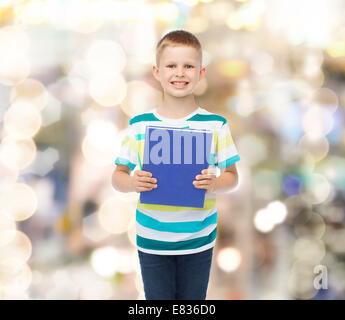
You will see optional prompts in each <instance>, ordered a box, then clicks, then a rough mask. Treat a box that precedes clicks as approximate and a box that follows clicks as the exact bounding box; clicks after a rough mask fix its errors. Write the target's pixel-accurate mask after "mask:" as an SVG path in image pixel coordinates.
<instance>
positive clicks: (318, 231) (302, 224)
mask: <svg viewBox="0 0 345 320" xmlns="http://www.w3.org/2000/svg"><path fill="white" fill-rule="evenodd" d="M294 228H295V234H296V235H297V236H298V237H308V236H312V237H314V238H317V239H321V237H322V236H323V234H324V233H325V230H326V224H325V221H324V219H323V218H322V216H320V215H319V214H318V213H316V212H311V213H310V214H308V215H301V214H300V215H297V216H296V219H295V226H294Z"/></svg>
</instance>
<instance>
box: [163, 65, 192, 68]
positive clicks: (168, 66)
mask: <svg viewBox="0 0 345 320" xmlns="http://www.w3.org/2000/svg"><path fill="white" fill-rule="evenodd" d="M174 66H175V65H174V64H169V65H167V68H170V67H174ZM186 67H191V68H188V69H192V68H194V67H193V66H192V65H190V64H186Z"/></svg>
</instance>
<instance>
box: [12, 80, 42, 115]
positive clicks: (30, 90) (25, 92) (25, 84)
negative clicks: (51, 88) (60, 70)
mask: <svg viewBox="0 0 345 320" xmlns="http://www.w3.org/2000/svg"><path fill="white" fill-rule="evenodd" d="M16 100H24V101H26V102H28V103H30V104H32V105H33V106H35V107H36V108H37V109H38V110H43V109H44V108H45V107H46V105H47V102H48V93H47V90H46V88H45V87H44V85H43V84H42V83H41V82H40V81H38V80H35V79H24V80H23V81H22V82H20V83H19V84H17V85H16V86H15V87H13V89H12V90H11V96H10V101H11V103H14V102H15V101H16Z"/></svg>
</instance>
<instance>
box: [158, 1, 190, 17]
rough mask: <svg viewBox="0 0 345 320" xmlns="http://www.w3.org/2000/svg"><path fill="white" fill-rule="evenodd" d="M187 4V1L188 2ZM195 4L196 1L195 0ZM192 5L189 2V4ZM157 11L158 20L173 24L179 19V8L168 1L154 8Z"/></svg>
mask: <svg viewBox="0 0 345 320" xmlns="http://www.w3.org/2000/svg"><path fill="white" fill-rule="evenodd" d="M186 2H187V1H186ZM193 2H194V3H195V2H196V0H193ZM187 5H192V4H191V3H190V1H189V4H187ZM154 10H155V17H156V19H158V20H162V21H166V22H173V21H175V20H176V19H177V17H178V13H179V12H178V8H177V7H176V5H175V4H174V3H170V2H167V1H162V2H159V3H158V4H157V5H155V6H154Z"/></svg>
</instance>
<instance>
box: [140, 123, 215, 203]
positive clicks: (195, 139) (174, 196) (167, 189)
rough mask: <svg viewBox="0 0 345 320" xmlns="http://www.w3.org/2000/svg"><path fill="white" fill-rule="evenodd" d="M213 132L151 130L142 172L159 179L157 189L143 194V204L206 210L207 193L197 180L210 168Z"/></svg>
mask: <svg viewBox="0 0 345 320" xmlns="http://www.w3.org/2000/svg"><path fill="white" fill-rule="evenodd" d="M211 142H212V131H210V130H203V129H190V128H175V127H160V126H147V127H146V132H145V142H144V155H143V163H142V170H144V171H149V172H151V173H152V177H153V178H156V179H157V188H156V189H152V190H151V191H144V192H141V193H140V202H141V203H146V204H159V205H170V206H182V207H195V208H203V207H204V201H205V192H206V190H205V189H198V188H195V187H194V185H193V181H194V180H195V176H196V175H198V174H201V171H202V170H203V169H207V168H208V167H209V160H210V151H211Z"/></svg>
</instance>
